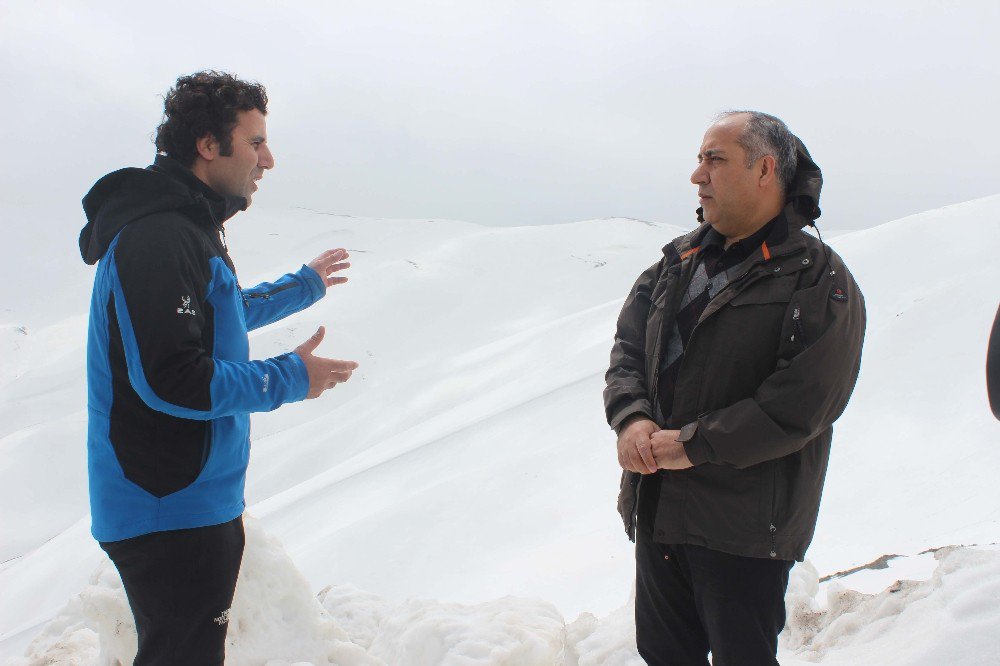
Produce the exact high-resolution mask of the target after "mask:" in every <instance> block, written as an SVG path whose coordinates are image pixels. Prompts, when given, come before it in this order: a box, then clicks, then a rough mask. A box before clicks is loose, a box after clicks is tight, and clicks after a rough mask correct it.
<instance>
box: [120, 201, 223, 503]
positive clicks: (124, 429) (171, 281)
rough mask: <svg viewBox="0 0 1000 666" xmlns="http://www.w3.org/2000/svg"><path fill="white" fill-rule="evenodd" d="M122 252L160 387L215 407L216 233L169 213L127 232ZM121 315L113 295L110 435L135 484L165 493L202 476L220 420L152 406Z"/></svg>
mask: <svg viewBox="0 0 1000 666" xmlns="http://www.w3.org/2000/svg"><path fill="white" fill-rule="evenodd" d="M114 252H115V255H114V256H115V265H116V267H117V270H118V278H119V281H120V282H121V286H122V292H123V294H124V295H125V302H126V305H127V307H128V315H129V321H130V322H131V324H132V328H133V331H134V333H135V338H136V341H137V344H138V348H139V356H140V360H141V365H142V371H143V375H144V376H145V379H146V381H147V382H148V384H149V386H150V388H151V389H152V390H153V392H154V393H155V394H156V395H157V396H158V397H159V398H161V399H162V400H165V401H166V402H169V403H171V404H174V405H178V406H180V407H187V408H191V409H198V410H208V409H210V408H211V402H212V401H211V391H210V388H211V381H212V373H213V361H212V353H213V351H214V350H213V345H214V340H215V331H214V321H215V317H214V316H213V311H212V306H211V304H210V303H209V302H208V301H207V300H206V299H205V298H204V296H205V295H206V292H207V289H208V285H209V281H210V279H211V270H210V267H209V263H208V262H209V260H210V258H211V256H214V255H216V254H217V251H216V249H215V248H214V247H213V245H212V244H211V241H210V239H209V237H208V235H207V234H206V232H205V231H203V230H202V229H200V228H198V227H197V226H195V224H194V223H192V222H191V221H189V220H187V219H186V218H185V217H184V216H181V215H179V214H176V213H162V214H158V215H152V216H150V217H148V218H145V219H143V220H138V221H136V222H134V223H133V224H130V225H129V226H127V227H126V228H125V229H124V230H123V231H122V232H121V236H120V237H119V240H118V244H117V246H116V247H115V250H114ZM182 299H190V300H182ZM183 303H186V305H184V306H183V307H182V304H183ZM178 309H183V310H185V311H190V312H193V313H194V314H186V313H178V312H177V310H178ZM117 315H118V313H117V312H116V311H115V305H114V300H113V299H112V300H110V302H109V303H108V321H109V325H110V326H111V330H110V331H109V333H110V335H109V343H110V344H109V356H110V359H109V360H110V362H111V372H112V383H113V391H114V401H113V403H112V410H111V411H112V413H111V425H110V432H109V437H110V439H111V443H112V446H113V447H114V449H115V454H116V456H117V457H118V461H119V463H120V464H121V466H122V469H123V471H124V473H125V476H126V478H128V479H129V480H130V481H132V482H133V483H136V484H137V485H139V486H140V487H141V488H143V489H144V490H146V491H147V492H149V493H150V494H152V495H154V496H156V497H164V496H166V495H169V494H171V493H174V492H177V491H178V490H181V489H183V488H186V487H187V486H189V485H190V484H191V483H193V482H194V480H195V479H196V478H197V477H198V475H199V474H200V473H201V470H202V468H203V467H204V465H205V461H206V460H207V458H208V454H209V452H210V450H211V445H212V442H211V423H210V422H208V421H205V420H196V419H185V418H179V417H177V416H172V415H170V414H167V413H165V412H163V411H159V410H156V409H153V408H152V407H150V406H149V405H148V404H146V402H145V401H143V399H142V398H141V397H140V396H139V394H138V393H137V392H136V391H135V389H134V388H133V386H132V383H131V380H130V378H129V376H128V366H127V364H126V360H125V351H124V345H123V340H122V334H121V330H120V328H119V325H118V316H117Z"/></svg>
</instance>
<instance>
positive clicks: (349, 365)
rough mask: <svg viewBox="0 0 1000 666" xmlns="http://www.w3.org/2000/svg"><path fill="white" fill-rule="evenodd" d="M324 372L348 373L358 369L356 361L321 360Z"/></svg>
mask: <svg viewBox="0 0 1000 666" xmlns="http://www.w3.org/2000/svg"><path fill="white" fill-rule="evenodd" d="M319 360H321V361H322V362H323V366H322V368H323V371H324V372H350V371H351V370H355V369H357V367H358V362H357V361H342V360H340V359H338V358H321V359H319Z"/></svg>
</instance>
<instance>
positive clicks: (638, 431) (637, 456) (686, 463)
mask: <svg viewBox="0 0 1000 666" xmlns="http://www.w3.org/2000/svg"><path fill="white" fill-rule="evenodd" d="M679 434H680V430H661V429H660V427H659V426H658V425H656V423H655V422H653V421H652V420H650V419H648V418H645V417H633V418H632V419H631V420H629V421H626V425H625V427H624V428H622V430H621V434H619V435H618V464H619V465H621V466H622V469H625V470H628V471H630V472H638V473H639V474H652V473H653V472H655V471H656V470H658V469H687V468H688V467H691V466H692V465H691V461H690V460H689V459H688V457H687V453H686V452H685V451H684V445H683V444H682V443H681V442H678V441H677V436H678V435H679Z"/></svg>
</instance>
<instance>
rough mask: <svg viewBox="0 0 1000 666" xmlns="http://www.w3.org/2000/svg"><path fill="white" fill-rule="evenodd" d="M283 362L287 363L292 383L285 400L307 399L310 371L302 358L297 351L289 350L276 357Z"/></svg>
mask: <svg viewBox="0 0 1000 666" xmlns="http://www.w3.org/2000/svg"><path fill="white" fill-rule="evenodd" d="M276 360H278V361H280V362H281V363H282V364H287V367H288V370H289V375H290V378H291V380H292V385H291V387H289V391H288V399H287V400H285V402H299V401H300V400H305V399H306V396H307V395H308V394H309V371H308V370H306V364H305V363H304V362H303V361H302V358H301V357H300V356H299V355H298V354H296V353H295V352H287V353H285V354H282V355H281V356H278V357H276Z"/></svg>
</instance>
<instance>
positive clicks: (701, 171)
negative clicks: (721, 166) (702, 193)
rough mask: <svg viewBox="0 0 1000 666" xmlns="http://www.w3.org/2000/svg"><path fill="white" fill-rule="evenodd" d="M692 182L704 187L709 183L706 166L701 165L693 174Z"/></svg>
mask: <svg viewBox="0 0 1000 666" xmlns="http://www.w3.org/2000/svg"><path fill="white" fill-rule="evenodd" d="M691 182H692V183H694V184H695V185H704V184H705V183H707V182H708V171H707V170H706V169H705V165H704V164H699V165H698V168H696V169H695V170H694V171H692V172H691Z"/></svg>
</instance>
